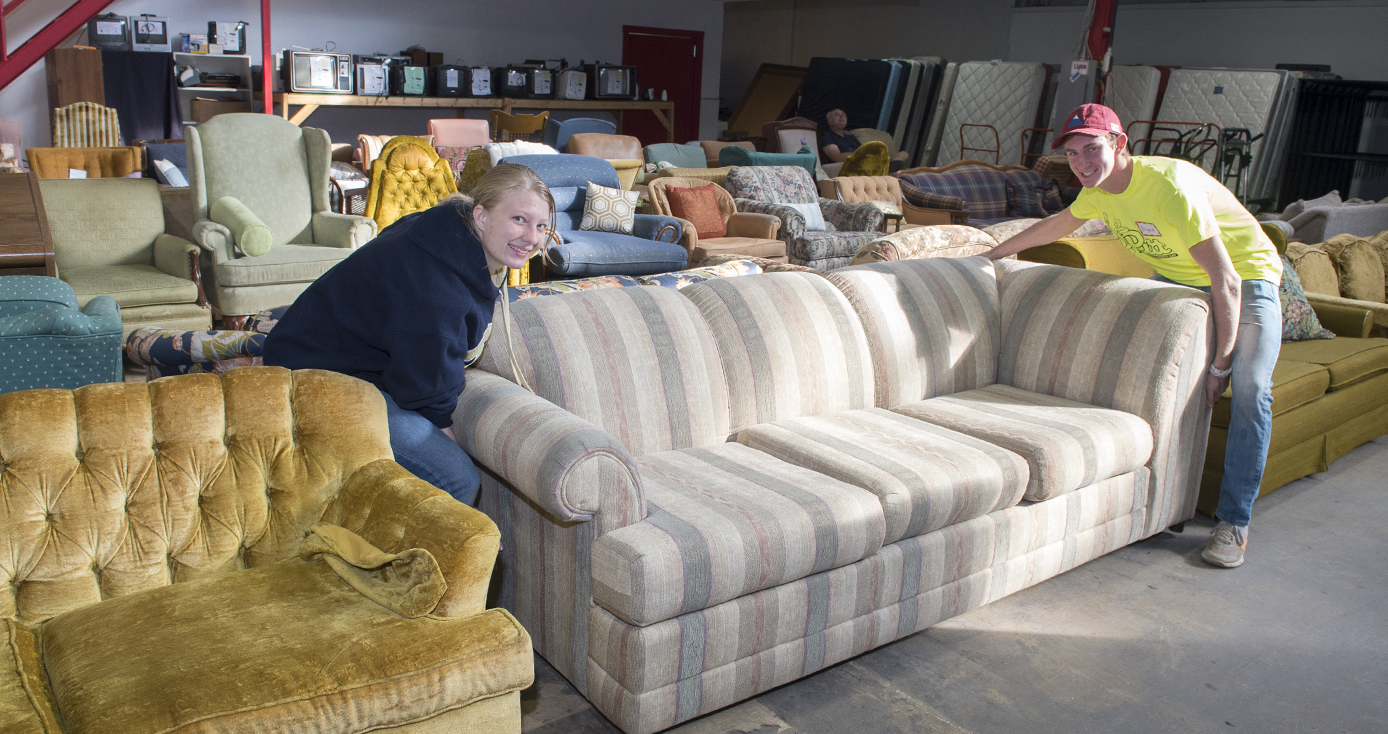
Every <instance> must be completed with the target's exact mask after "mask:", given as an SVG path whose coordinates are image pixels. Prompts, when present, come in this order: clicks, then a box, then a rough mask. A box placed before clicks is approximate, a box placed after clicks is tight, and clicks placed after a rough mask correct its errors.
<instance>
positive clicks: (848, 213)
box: [819, 198, 882, 232]
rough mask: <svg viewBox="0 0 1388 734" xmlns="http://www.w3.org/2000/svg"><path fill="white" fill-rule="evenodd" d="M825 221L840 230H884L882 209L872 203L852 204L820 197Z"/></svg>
mask: <svg viewBox="0 0 1388 734" xmlns="http://www.w3.org/2000/svg"><path fill="white" fill-rule="evenodd" d="M819 210H820V211H822V212H824V221H826V222H828V223H830V224H832V225H834V227H835V228H836V229H838V231H840V232H880V231H882V210H881V209H878V208H877V207H875V206H873V205H871V204H866V203H864V204H850V203H848V202H846V201H838V200H835V199H824V198H821V199H819Z"/></svg>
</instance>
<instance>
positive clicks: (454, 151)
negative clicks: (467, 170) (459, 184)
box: [434, 145, 477, 182]
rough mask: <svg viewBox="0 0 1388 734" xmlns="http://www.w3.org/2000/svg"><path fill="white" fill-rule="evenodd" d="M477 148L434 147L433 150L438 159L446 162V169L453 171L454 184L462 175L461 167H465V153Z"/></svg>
mask: <svg viewBox="0 0 1388 734" xmlns="http://www.w3.org/2000/svg"><path fill="white" fill-rule="evenodd" d="M475 147H477V146H473V145H436V146H434V150H436V151H438V153H439V157H440V158H442V159H444V160H446V161H448V168H449V169H450V170H452V171H453V180H454V181H455V182H456V181H457V180H458V179H459V178H460V177H462V175H463V167H464V166H466V165H467V152H468V151H469V150H472V149H473V148H475Z"/></svg>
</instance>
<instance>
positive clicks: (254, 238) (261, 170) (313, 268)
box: [187, 113, 376, 321]
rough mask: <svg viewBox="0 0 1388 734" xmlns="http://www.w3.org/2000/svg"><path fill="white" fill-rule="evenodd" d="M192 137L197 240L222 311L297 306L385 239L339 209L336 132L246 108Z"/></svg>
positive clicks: (236, 313) (239, 314) (210, 293)
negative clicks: (311, 289)
mask: <svg viewBox="0 0 1388 734" xmlns="http://www.w3.org/2000/svg"><path fill="white" fill-rule="evenodd" d="M187 135H188V138H187V140H188V172H189V174H191V176H192V180H191V181H190V182H189V183H190V184H191V188H192V191H193V216H194V219H195V220H196V223H195V224H194V225H193V241H194V242H195V243H196V244H197V245H198V246H199V247H201V248H202V249H203V254H202V274H203V278H204V282H205V284H206V286H207V297H208V300H209V301H211V302H212V307H213V308H214V309H216V311H217V315H218V316H221V317H225V318H226V319H228V320H231V321H237V320H244V318H245V317H247V316H250V315H251V314H255V313H258V312H260V311H262V310H264V309H267V308H275V307H277V306H283V305H284V304H286V303H292V302H293V301H294V299H295V298H297V297H298V295H299V294H300V293H302V292H303V291H304V289H305V288H307V287H308V286H309V284H310V283H312V282H313V281H314V280H316V279H317V278H318V276H320V275H322V274H323V273H325V272H327V270H328V268H331V267H332V266H333V265H336V264H337V263H338V261H340V260H342V259H343V258H345V257H347V256H348V255H350V254H352V250H353V249H354V248H357V247H360V246H362V245H364V244H366V243H367V242H368V241H370V240H371V239H372V238H374V237H375V236H376V223H375V222H374V221H372V220H371V219H369V218H367V217H358V216H352V215H349V214H337V213H334V212H332V211H329V208H328V165H329V162H330V155H331V141H330V140H329V139H328V134H327V133H326V132H324V131H322V130H317V129H314V128H311V127H305V128H300V127H298V126H296V125H294V124H292V123H290V122H288V121H286V120H283V119H281V118H278V117H275V116H273V115H261V114H252V113H239V114H227V115H218V116H217V117H215V118H213V119H211V120H208V121H207V122H205V123H202V124H201V125H198V126H197V127H192V128H189V129H188V130H187ZM229 212H233V213H234V214H235V215H234V216H233V215H230V214H229Z"/></svg>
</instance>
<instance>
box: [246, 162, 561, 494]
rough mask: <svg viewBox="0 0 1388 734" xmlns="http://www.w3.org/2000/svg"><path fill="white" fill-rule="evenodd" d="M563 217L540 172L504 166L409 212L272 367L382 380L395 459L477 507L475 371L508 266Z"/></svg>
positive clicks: (311, 306) (289, 334) (304, 318)
mask: <svg viewBox="0 0 1388 734" xmlns="http://www.w3.org/2000/svg"><path fill="white" fill-rule="evenodd" d="M553 213H554V197H553V196H551V195H550V193H549V189H548V188H546V187H545V184H544V182H543V181H541V180H540V177H539V176H538V175H536V174H535V172H534V171H532V170H530V169H529V168H526V167H524V166H519V165H514V164H501V165H498V166H496V167H494V168H492V169H491V170H490V171H487V173H486V175H484V176H482V178H481V179H480V180H479V181H478V182H477V185H476V186H474V187H473V189H472V198H471V199H469V198H468V197H465V196H461V195H454V196H451V197H449V198H447V199H444V200H443V201H441V202H439V203H438V205H436V206H434V207H433V208H430V209H426V210H424V211H421V212H415V213H414V214H410V215H408V216H405V217H401V218H400V219H399V220H397V221H396V222H395V223H394V224H391V225H390V226H389V227H386V228H385V229H383V230H381V234H380V236H378V237H377V238H376V239H374V240H372V241H371V242H369V243H367V244H366V245H364V246H363V247H362V248H361V249H359V250H357V251H356V252H354V253H352V255H351V256H350V257H348V258H347V259H345V260H343V261H342V262H340V263H338V264H337V265H334V266H333V268H332V269H331V270H329V271H328V272H326V273H324V274H323V276H322V277H320V278H319V279H318V280H317V281H316V282H314V284H313V285H311V286H309V287H308V290H305V291H304V292H303V294H301V295H300V296H299V297H298V299H296V300H295V301H294V304H293V305H292V306H290V307H289V310H288V311H287V312H285V314H284V316H283V317H282V318H281V319H280V321H279V323H277V324H275V329H274V331H272V332H270V334H269V336H268V337H266V340H265V364H268V365H277V366H281V367H288V368H290V369H322V370H331V371H333V372H341V373H343V374H346V375H352V376H353V377H359V378H361V379H363V380H366V381H367V382H370V383H371V384H373V385H375V386H376V387H377V389H379V390H380V391H381V394H382V395H383V396H384V397H385V401H386V417H387V422H388V425H389V428H390V448H391V451H393V452H394V453H395V460H396V461H397V462H399V463H400V465H401V466H403V467H405V468H406V469H408V470H409V471H410V472H411V473H413V474H414V475H415V476H417V477H419V478H420V479H423V480H424V481H426V482H429V483H430V484H432V485H434V486H435V487H438V488H439V489H442V490H443V491H445V492H447V493H449V494H451V495H453V496H454V497H455V498H457V499H458V500H459V501H461V502H463V503H466V504H468V505H471V504H472V503H473V501H474V500H475V499H476V498H477V489H478V487H479V485H480V484H481V478H480V476H479V475H478V473H477V467H476V466H474V465H473V463H472V459H471V458H470V457H468V455H467V454H466V453H465V452H464V451H463V449H462V448H460V447H459V446H458V444H457V441H456V439H455V438H454V436H453V409H454V408H455V407H456V406H457V404H458V394H459V393H460V392H462V390H463V380H464V372H463V370H464V368H466V367H467V366H469V365H471V364H472V363H473V362H475V361H477V358H478V357H480V356H481V355H482V347H483V346H484V345H485V344H486V342H487V336H488V335H489V334H490V333H491V329H492V309H493V307H494V306H495V304H496V300H497V296H498V290H497V289H498V288H499V287H500V285H501V284H503V283H505V282H506V270H507V268H520V267H525V266H526V264H527V262H528V261H529V260H530V256H531V255H533V254H535V251H536V249H537V248H539V247H540V244H541V242H542V241H543V240H544V238H545V237H547V236H548V232H549V221H550V216H551V215H552V214H553Z"/></svg>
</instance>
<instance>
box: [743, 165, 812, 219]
mask: <svg viewBox="0 0 1388 734" xmlns="http://www.w3.org/2000/svg"><path fill="white" fill-rule="evenodd" d="M727 189H728V193H730V194H732V195H733V198H734V199H751V200H752V201H760V202H765V203H768V204H813V203H815V202H817V201H819V188H818V187H816V186H815V182H814V176H812V175H810V174H808V173H805V172H804V169H803V168H800V167H798V166H734V167H733V168H732V170H730V171H728V179H727ZM739 210H741V209H739Z"/></svg>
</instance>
